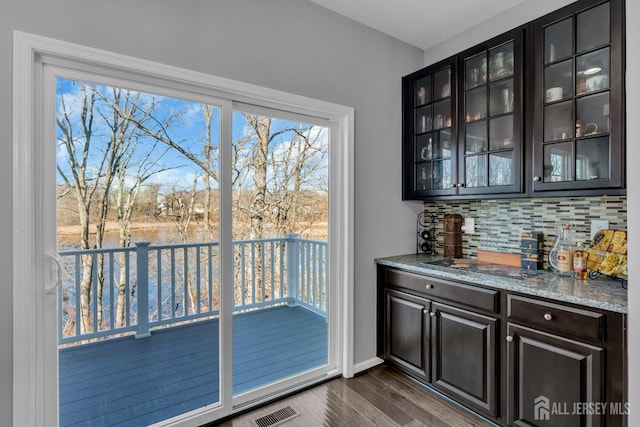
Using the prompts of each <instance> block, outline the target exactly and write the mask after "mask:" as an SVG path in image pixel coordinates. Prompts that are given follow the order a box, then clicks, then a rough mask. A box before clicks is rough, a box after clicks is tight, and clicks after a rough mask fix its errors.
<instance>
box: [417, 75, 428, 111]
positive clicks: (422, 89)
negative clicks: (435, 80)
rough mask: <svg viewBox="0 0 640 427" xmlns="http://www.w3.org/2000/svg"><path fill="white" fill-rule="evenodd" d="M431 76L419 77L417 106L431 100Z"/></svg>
mask: <svg viewBox="0 0 640 427" xmlns="http://www.w3.org/2000/svg"><path fill="white" fill-rule="evenodd" d="M431 98H432V97H431V77H430V76H429V77H425V78H422V79H419V80H418V81H417V82H416V90H415V100H414V104H415V106H416V107H419V106H421V105H425V104H429V103H430V102H431Z"/></svg>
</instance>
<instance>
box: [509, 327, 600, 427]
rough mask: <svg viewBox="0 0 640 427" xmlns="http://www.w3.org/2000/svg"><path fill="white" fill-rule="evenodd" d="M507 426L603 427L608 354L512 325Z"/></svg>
mask: <svg viewBox="0 0 640 427" xmlns="http://www.w3.org/2000/svg"><path fill="white" fill-rule="evenodd" d="M506 340H507V364H508V365H507V388H508V390H507V396H508V403H507V421H508V423H509V425H512V426H563V427H572V426H576V427H580V426H593V427H597V426H601V425H603V424H604V423H603V415H599V414H598V413H599V412H602V411H600V410H601V409H602V410H604V409H603V408H600V407H599V406H598V402H601V401H602V400H603V399H602V397H603V396H602V389H603V378H602V374H603V363H604V350H603V349H602V348H600V347H596V346H592V345H589V344H585V343H581V342H578V341H574V340H570V339H567V338H563V337H560V336H557V335H553V334H548V333H545V332H541V331H538V330H536V329H531V328H527V327H524V326H519V325H514V324H511V323H509V324H507V337H506Z"/></svg>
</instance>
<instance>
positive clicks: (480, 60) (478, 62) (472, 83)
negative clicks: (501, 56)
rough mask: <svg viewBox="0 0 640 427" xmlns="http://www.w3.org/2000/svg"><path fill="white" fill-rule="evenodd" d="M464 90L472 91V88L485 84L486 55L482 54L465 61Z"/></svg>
mask: <svg viewBox="0 0 640 427" xmlns="http://www.w3.org/2000/svg"><path fill="white" fill-rule="evenodd" d="M464 72H465V89H473V88H474V87H477V86H480V85H484V84H486V83H487V54H486V52H482V53H481V54H479V55H476V56H474V57H471V58H469V59H467V60H465V65H464Z"/></svg>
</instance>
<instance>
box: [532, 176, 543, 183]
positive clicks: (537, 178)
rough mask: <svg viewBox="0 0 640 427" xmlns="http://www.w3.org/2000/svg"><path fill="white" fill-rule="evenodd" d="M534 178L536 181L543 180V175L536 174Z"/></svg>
mask: <svg viewBox="0 0 640 427" xmlns="http://www.w3.org/2000/svg"><path fill="white" fill-rule="evenodd" d="M533 180H534V181H535V182H540V181H542V177H541V176H534V177H533Z"/></svg>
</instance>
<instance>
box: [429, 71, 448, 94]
mask: <svg viewBox="0 0 640 427" xmlns="http://www.w3.org/2000/svg"><path fill="white" fill-rule="evenodd" d="M433 87H434V95H433V98H434V99H435V100H438V99H446V98H451V68H448V67H447V68H445V69H442V70H440V71H436V73H435V74H434V75H433Z"/></svg>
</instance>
